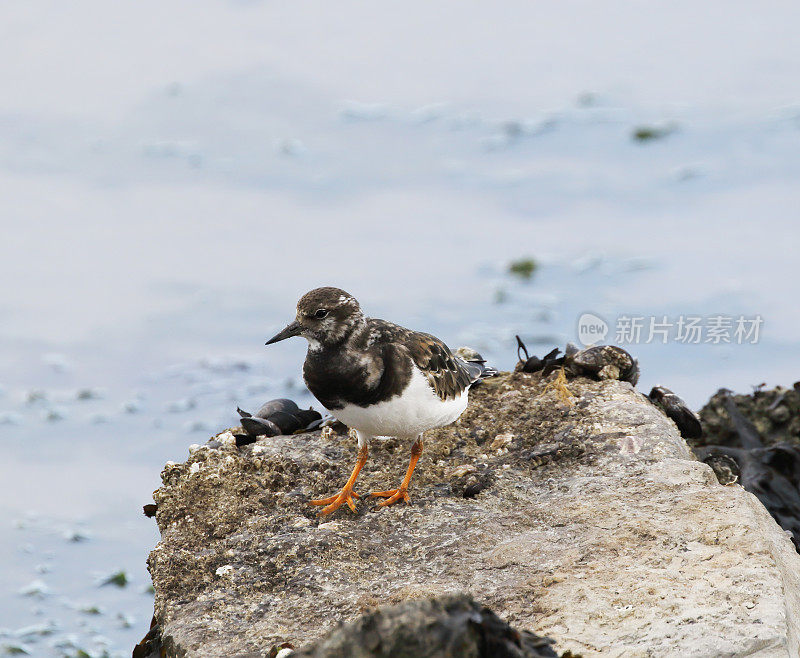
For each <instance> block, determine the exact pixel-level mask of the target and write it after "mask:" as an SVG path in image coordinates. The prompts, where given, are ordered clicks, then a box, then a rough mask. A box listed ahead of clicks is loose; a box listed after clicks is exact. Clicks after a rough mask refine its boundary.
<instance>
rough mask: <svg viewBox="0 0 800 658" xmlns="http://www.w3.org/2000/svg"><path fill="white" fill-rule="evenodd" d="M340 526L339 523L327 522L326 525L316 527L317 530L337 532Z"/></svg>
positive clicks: (321, 524)
mask: <svg viewBox="0 0 800 658" xmlns="http://www.w3.org/2000/svg"><path fill="white" fill-rule="evenodd" d="M341 527H342V524H341V523H340V522H339V521H328V522H327V523H320V524H319V525H318V526H317V529H318V530H339V529H340V528H341Z"/></svg>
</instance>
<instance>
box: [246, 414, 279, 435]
mask: <svg viewBox="0 0 800 658" xmlns="http://www.w3.org/2000/svg"><path fill="white" fill-rule="evenodd" d="M242 427H244V430H245V432H247V433H248V434H250V435H251V436H278V435H279V434H282V433H283V432H282V431H281V428H280V426H278V425H277V424H275V423H274V422H272V421H271V420H267V419H265V418H255V417H251V418H242Z"/></svg>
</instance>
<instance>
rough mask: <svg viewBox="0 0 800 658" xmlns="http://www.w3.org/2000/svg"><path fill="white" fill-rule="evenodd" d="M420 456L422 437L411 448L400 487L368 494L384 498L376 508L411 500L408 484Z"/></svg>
mask: <svg viewBox="0 0 800 658" xmlns="http://www.w3.org/2000/svg"><path fill="white" fill-rule="evenodd" d="M421 454H422V437H421V436H419V437H417V440H416V441H414V445H412V446H411V461H410V462H409V463H408V470H407V471H406V476H405V477H404V478H403V481H402V482H401V483H400V486H399V487H398V488H397V489H389V490H388V491H374V492H372V493H371V494H370V496H379V497H381V498H386V500H382V501H381V502H379V503H378V505H377V507H387V506H389V505H394V504H395V503H396V502H397V501H398V500H401V499H402V500H403V501H405V502H406V503H408V502H411V499H410V498H409V497H408V483H409V482H411V474H412V473H413V472H414V467H415V466H416V465H417V462H418V461H419V457H420V455H421Z"/></svg>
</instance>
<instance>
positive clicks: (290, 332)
mask: <svg viewBox="0 0 800 658" xmlns="http://www.w3.org/2000/svg"><path fill="white" fill-rule="evenodd" d="M302 330H303V328H302V327H301V326H300V323H299V322H292V324H290V325H289V326H288V327H286V329H284V330H283V331H280V332H278V333H277V334H275V335H274V336H273V337H272V338H270V339H269V340H268V341H267V342H266V343H264V344H265V345H272V343H277V342H278V341H281V340H286V339H287V338H291V337H292V336H299V335H300V332H301V331H302Z"/></svg>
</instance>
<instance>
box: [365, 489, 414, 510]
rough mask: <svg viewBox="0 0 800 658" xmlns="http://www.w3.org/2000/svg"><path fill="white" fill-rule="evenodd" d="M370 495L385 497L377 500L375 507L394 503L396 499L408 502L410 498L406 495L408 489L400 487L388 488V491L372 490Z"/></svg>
mask: <svg viewBox="0 0 800 658" xmlns="http://www.w3.org/2000/svg"><path fill="white" fill-rule="evenodd" d="M370 496H377V497H379V498H386V500H382V501H381V502H379V503H378V504H377V505H376V507H388V506H389V505H394V504H395V503H396V502H397V501H399V500H402V501H403V502H406V503H410V502H411V498H409V496H408V489H405V488H403V487H400V488H399V489H389V490H388V491H373V492H372V493H371V494H370Z"/></svg>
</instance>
